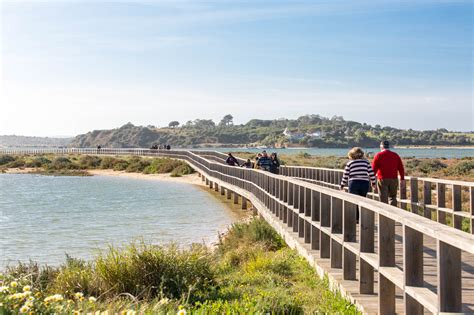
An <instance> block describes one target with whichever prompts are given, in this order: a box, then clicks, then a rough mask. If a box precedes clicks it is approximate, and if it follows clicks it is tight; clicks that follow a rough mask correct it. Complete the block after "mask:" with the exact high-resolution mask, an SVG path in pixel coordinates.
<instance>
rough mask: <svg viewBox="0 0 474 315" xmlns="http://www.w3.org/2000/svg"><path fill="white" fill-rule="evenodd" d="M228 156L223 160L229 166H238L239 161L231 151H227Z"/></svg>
mask: <svg viewBox="0 0 474 315" xmlns="http://www.w3.org/2000/svg"><path fill="white" fill-rule="evenodd" d="M227 155H228V157H227V159H226V160H225V162H226V163H227V164H228V165H230V166H235V165H237V166H240V164H239V161H237V159H236V158H235V157H234V156H233V155H232V153H230V152H229V154H227Z"/></svg>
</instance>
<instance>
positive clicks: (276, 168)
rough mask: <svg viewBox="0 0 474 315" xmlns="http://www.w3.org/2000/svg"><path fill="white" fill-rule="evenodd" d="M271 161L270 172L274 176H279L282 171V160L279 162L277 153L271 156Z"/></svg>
mask: <svg viewBox="0 0 474 315" xmlns="http://www.w3.org/2000/svg"><path fill="white" fill-rule="evenodd" d="M270 159H271V160H272V164H270V172H272V173H273V174H278V173H279V170H280V160H278V156H277V154H276V153H275V152H273V153H272V154H271V155H270Z"/></svg>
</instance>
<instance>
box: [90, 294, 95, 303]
mask: <svg viewBox="0 0 474 315" xmlns="http://www.w3.org/2000/svg"><path fill="white" fill-rule="evenodd" d="M89 302H92V303H95V302H97V299H96V298H95V297H93V296H91V297H89Z"/></svg>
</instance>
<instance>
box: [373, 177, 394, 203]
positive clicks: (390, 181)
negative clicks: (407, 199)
mask: <svg viewBox="0 0 474 315" xmlns="http://www.w3.org/2000/svg"><path fill="white" fill-rule="evenodd" d="M377 188H378V190H379V197H380V201H382V202H385V203H388V200H389V199H390V204H391V205H392V206H395V207H396V206H397V190H398V178H384V179H378V180H377Z"/></svg>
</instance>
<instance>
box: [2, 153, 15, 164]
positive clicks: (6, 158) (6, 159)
mask: <svg viewBox="0 0 474 315" xmlns="http://www.w3.org/2000/svg"><path fill="white" fill-rule="evenodd" d="M13 161H15V158H14V157H13V156H11V155H0V165H5V164H8V163H10V162H13Z"/></svg>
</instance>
